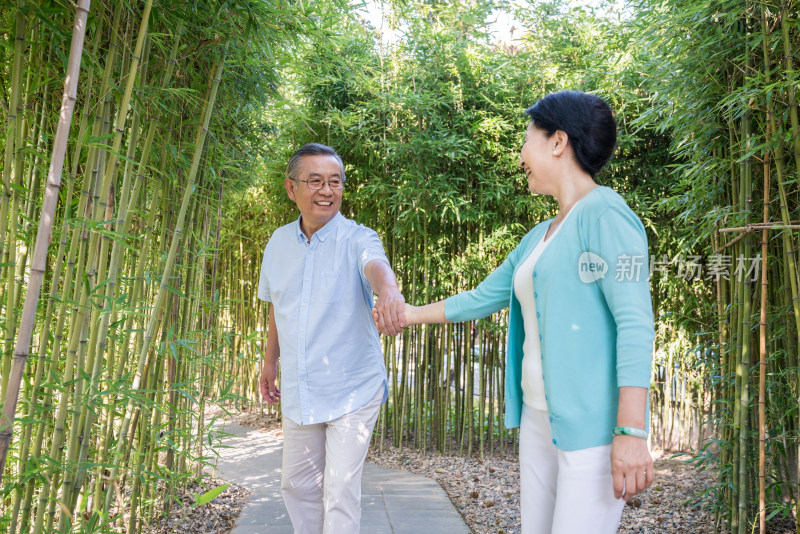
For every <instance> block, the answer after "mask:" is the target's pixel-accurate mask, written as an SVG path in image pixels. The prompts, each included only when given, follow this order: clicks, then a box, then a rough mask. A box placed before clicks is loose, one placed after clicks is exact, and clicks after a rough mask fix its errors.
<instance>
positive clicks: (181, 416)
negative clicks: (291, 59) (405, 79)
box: [0, 0, 317, 533]
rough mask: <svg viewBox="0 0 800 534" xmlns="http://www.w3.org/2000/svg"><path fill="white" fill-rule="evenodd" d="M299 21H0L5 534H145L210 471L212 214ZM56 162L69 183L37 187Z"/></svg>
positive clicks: (32, 9)
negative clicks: (190, 483)
mask: <svg viewBox="0 0 800 534" xmlns="http://www.w3.org/2000/svg"><path fill="white" fill-rule="evenodd" d="M311 15H313V13H312V12H311V11H307V10H304V9H302V8H301V7H299V6H294V5H292V4H284V5H282V6H277V5H271V4H268V3H265V2H255V3H248V2H186V3H181V2H158V1H154V0H146V1H142V2H130V3H126V2H124V1H116V2H112V1H106V2H103V1H98V0H95V2H92V3H91V4H90V2H88V1H86V0H83V1H82V2H81V3H80V4H78V5H74V6H73V5H71V4H70V3H63V2H49V1H43V2H34V1H27V0H18V1H17V2H15V3H13V4H12V3H8V2H6V3H4V4H3V5H2V7H0V20H1V21H2V24H0V33H2V34H3V37H4V46H3V47H2V49H0V72H2V76H1V78H2V80H3V82H2V84H1V85H2V93H0V105H2V108H3V122H2V124H3V128H2V133H0V139H1V140H2V143H1V144H2V145H3V147H4V150H3V153H4V157H3V161H2V173H3V174H2V176H3V190H2V205H1V206H0V218H2V220H3V224H2V225H0V243H2V254H3V260H2V266H0V277H2V279H3V283H2V285H1V286H0V310H1V311H2V317H3V318H2V324H3V332H4V335H3V356H2V362H1V363H0V379H1V381H0V392H1V393H2V394H1V395H0V397H2V398H3V399H5V404H4V419H3V423H4V424H3V425H2V426H3V429H2V431H0V450H2V451H3V454H2V457H0V466H2V467H0V474H2V482H3V489H2V503H1V506H2V507H0V530H2V531H3V532H12V533H13V532H101V531H115V532H123V531H125V532H129V533H130V532H140V531H141V529H142V527H143V525H147V524H150V523H151V522H152V519H153V518H154V517H156V516H157V515H159V514H160V513H161V512H162V510H163V509H165V508H168V507H169V506H170V505H171V503H170V502H169V499H164V498H163V495H174V494H176V491H175V488H176V487H178V486H180V485H181V484H183V483H184V482H185V480H186V479H187V478H189V477H193V476H197V475H199V474H200V471H201V468H202V467H203V465H204V464H205V463H207V462H208V460H209V457H208V456H206V454H207V453H208V451H207V450H204V449H203V439H204V438H207V428H206V427H207V426H208V422H206V421H204V418H203V407H204V399H205V398H206V397H207V394H206V393H207V391H209V390H210V387H211V380H212V379H213V374H212V373H211V372H210V370H212V369H214V368H215V366H216V365H217V363H216V358H215V355H216V354H217V352H218V347H219V346H220V343H219V336H218V335H217V334H216V332H217V331H218V324H217V323H218V320H219V308H220V302H219V299H218V298H215V294H217V295H218V292H219V286H218V281H217V272H218V266H219V264H218V256H217V254H216V250H217V247H218V242H219V239H220V237H219V225H218V221H219V219H220V217H219V198H220V195H222V194H224V192H225V191H234V190H236V189H239V188H241V187H243V185H242V184H245V183H247V182H248V180H249V175H248V165H247V163H246V161H247V160H246V156H247V155H249V154H250V152H251V150H250V149H251V146H250V145H251V144H252V142H253V135H252V134H251V133H250V131H249V130H250V129H251V128H252V125H251V123H250V116H251V114H252V106H261V105H263V103H264V102H265V101H266V100H267V99H269V98H270V95H271V94H274V90H273V89H274V77H275V71H276V68H277V66H278V64H279V61H280V59H279V58H277V57H275V56H274V55H270V53H269V51H270V50H271V49H272V48H274V47H281V48H285V47H290V46H292V43H293V42H294V41H295V40H296V36H297V35H300V34H302V33H303V31H304V30H306V29H308V30H309V31H311V30H314V28H316V27H317V25H316V24H315V23H314V21H313V20H312V19H311V18H310V17H311ZM265 20H270V21H272V22H273V24H272V25H263V24H262V22H263V21H265ZM73 26H74V27H75V30H74V32H73ZM79 33H80V39H74V38H73V36H74V35H78V34H79ZM81 40H83V43H82V44H83V46H81V45H80V41H81ZM75 43H79V44H78V46H77V50H76V49H75V48H76V44H75ZM71 48H72V49H71ZM67 56H70V58H71V59H70V61H69V68H70V70H69V72H67V67H68V65H67ZM75 58H77V59H79V60H80V63H77V62H76V61H75ZM78 67H81V68H80V71H78ZM78 79H79V82H78ZM65 80H66V84H67V87H68V88H69V87H72V89H71V90H72V91H73V92H72V93H71V94H70V90H69V89H68V90H67V91H66V92H65V90H64V87H65ZM76 87H77V90H76ZM62 92H65V95H66V96H65V99H64V101H65V102H67V103H68V104H69V106H72V108H73V109H74V120H73V121H72V125H71V128H69V136H66V135H65V133H66V129H67V128H68V127H69V126H70V124H69V122H70V121H69V117H68V116H67V117H66V120H62V121H61V122H62V123H64V122H66V124H59V119H60V115H62V114H63V113H64V111H63V109H66V108H67V107H69V106H66V105H65V107H64V108H63V109H62V110H60V109H59V107H60V106H61V98H60V95H61V93H62ZM57 126H58V134H57V133H56V127H57ZM58 154H60V155H59V156H58V161H56V158H57V156H56V155H58ZM64 155H65V156H64ZM51 157H52V158H53V161H52V162H51ZM50 163H54V164H57V165H61V164H62V163H63V172H61V173H60V176H56V177H55V179H51V180H47V175H48V169H49V167H50ZM51 173H52V171H51ZM51 178H52V177H51ZM59 186H61V187H60V188H59ZM45 188H47V189H48V195H49V196H46V197H45V198H46V199H47V198H50V200H45V202H44V204H43V203H42V197H43V194H44V193H43V192H44V190H45ZM56 195H57V197H56ZM56 199H57V203H55V200H56ZM46 224H49V225H50V226H51V227H52V228H53V231H52V235H47V233H44V234H43V235H39V236H38V237H37V229H41V228H42V227H44V226H45V225H46ZM48 241H49V245H50V246H49V249H48V247H47V245H48ZM34 249H35V250H36V251H37V254H39V255H40V256H41V255H42V254H43V252H44V251H47V257H46V260H47V261H46V268H44V265H43V264H44V257H39V258H37V257H34V258H32V251H33V250H34ZM38 251H42V253H40V252H38ZM42 278H44V280H43V283H42ZM37 279H38V281H39V282H38V283H39V284H41V286H42V288H43V289H42V298H41V299H38V300H40V301H41V302H40V303H39V306H38V311H37V309H36V307H35V306H33V307H31V306H29V304H28V302H29V300H31V301H33V302H34V303H35V302H36V300H37V297H38V296H39V290H38V287H36V289H33V287H34V285H33V284H34V283H35V282H36V280H37ZM28 297H30V299H29V298H28ZM23 301H24V302H25V307H24V311H23V313H22V314H20V309H21V308H22V303H23ZM26 330H27V332H28V333H27V339H28V340H31V332H32V333H33V336H32V343H31V344H30V350H28V349H26V346H27V345H26V343H27V342H25V341H24V340H22V339H21V338H22V336H23V334H22V333H23V332H25V331H26ZM18 331H19V332H20V336H21V338H20V339H21V341H20V343H19V344H17V333H18ZM15 349H16V350H15ZM23 369H24V373H23ZM221 396H222V397H224V392H223V393H222V395H221ZM17 401H18V403H17ZM9 411H10V413H6V412H9ZM9 423H12V424H11V425H10V424H9ZM6 451H7V454H6Z"/></svg>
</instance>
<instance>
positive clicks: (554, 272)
mask: <svg viewBox="0 0 800 534" xmlns="http://www.w3.org/2000/svg"><path fill="white" fill-rule="evenodd" d="M526 113H527V114H528V115H529V116H530V124H529V125H528V128H527V131H526V133H525V144H524V145H523V146H522V151H521V153H520V166H521V167H522V169H523V171H524V172H525V175H526V176H527V177H528V188H529V189H530V191H531V193H533V194H535V195H549V196H552V197H553V198H555V199H556V201H557V202H558V214H557V215H556V217H555V218H554V219H551V220H547V221H544V222H542V223H540V224H538V225H536V227H534V228H533V229H532V230H531V231H530V232H528V234H527V235H526V236H525V237H523V238H522V241H521V242H520V244H519V246H517V248H516V249H514V250H513V251H512V252H511V253H510V254H509V256H508V257H507V258H506V260H505V261H504V262H503V263H502V265H500V267H498V268H497V270H496V271H494V272H493V273H492V274H490V275H489V276H488V277H487V278H486V279H485V280H484V281H483V282H481V284H479V285H478V287H476V288H475V289H473V290H470V291H466V292H464V293H460V294H458V295H455V296H452V297H450V298H448V299H446V300H443V301H440V302H437V303H434V304H429V305H427V306H422V307H414V306H409V305H406V309H405V320H404V323H405V324H406V325H409V324H419V323H444V322H451V321H468V320H473V319H478V318H481V317H486V316H488V315H491V314H492V313H495V312H497V311H499V310H501V309H503V308H505V307H509V308H510V312H509V327H508V341H507V343H508V350H507V352H506V354H507V358H508V361H507V363H506V398H505V402H506V415H505V417H506V425H507V426H508V427H509V428H513V427H517V426H519V427H520V431H519V440H520V441H519V450H520V479H521V505H522V532H523V533H526V534H532V533H542V534H544V533H551V532H552V533H559V534H561V533H563V534H574V533H578V532H580V533H589V532H591V533H611V532H616V530H617V528H618V524H619V520H620V516H621V515H622V508H623V506H624V503H625V501H627V500H630V499H631V498H632V497H633V496H634V495H636V494H637V493H638V492H641V491H642V490H644V489H645V488H647V487H648V486H649V485H650V484H651V483H652V481H653V461H652V458H651V456H650V453H649V450H648V445H647V429H648V417H647V395H648V388H649V386H650V367H651V359H652V350H653V339H654V330H653V312H652V306H651V302H650V291H649V286H648V281H647V265H648V259H647V258H648V256H647V237H646V235H645V230H644V227H643V226H642V223H641V222H640V221H639V219H638V218H637V217H636V215H635V214H634V213H633V212H632V211H631V210H630V208H629V207H628V206H627V205H626V203H625V201H624V200H623V199H622V197H620V196H619V195H618V194H617V193H615V192H614V191H613V190H612V189H609V188H608V187H602V186H598V184H597V183H596V182H595V181H594V176H595V175H596V174H597V173H598V171H600V169H602V168H603V166H604V165H605V164H606V163H607V162H608V161H609V159H610V158H611V156H612V154H613V152H614V149H615V145H616V123H615V121H614V116H613V113H612V111H611V109H610V108H609V106H608V104H606V103H605V102H604V101H603V100H602V99H600V98H598V97H596V96H593V95H589V94H586V93H580V92H575V91H561V92H558V93H555V94H551V95H548V96H546V97H545V98H543V99H541V100H540V101H538V102H537V103H536V104H534V105H533V106H532V107H530V108H529V109H528V110H526ZM375 319H376V323H377V324H378V325H379V328H380V324H381V323H380V319H381V318H380V317H378V315H377V314H375Z"/></svg>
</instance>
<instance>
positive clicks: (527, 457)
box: [519, 405, 625, 534]
mask: <svg viewBox="0 0 800 534" xmlns="http://www.w3.org/2000/svg"><path fill="white" fill-rule="evenodd" d="M519 464H520V486H521V488H520V501H521V507H522V514H521V515H522V534H551V533H552V534H575V533H577V532H591V533H593V534H613V533H615V532H617V528H618V526H619V520H620V517H621V516H622V508H623V507H624V506H625V501H623V500H622V499H616V498H615V497H614V487H613V479H612V477H611V445H602V446H600V447H591V448H589V449H581V450H577V451H562V450H559V449H557V448H556V446H555V445H554V444H553V435H552V433H551V431H550V420H549V418H548V413H547V412H546V411H542V410H536V409H533V408H529V407H528V406H525V405H523V407H522V421H521V423H520V433H519Z"/></svg>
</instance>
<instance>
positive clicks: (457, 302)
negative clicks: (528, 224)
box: [444, 244, 522, 323]
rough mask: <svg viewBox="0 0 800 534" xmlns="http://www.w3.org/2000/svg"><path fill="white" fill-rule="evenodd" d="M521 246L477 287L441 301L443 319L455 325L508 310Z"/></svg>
mask: <svg viewBox="0 0 800 534" xmlns="http://www.w3.org/2000/svg"><path fill="white" fill-rule="evenodd" d="M521 246H522V244H520V246H518V247H517V248H515V249H514V250H512V251H511V253H510V254H509V255H508V257H506V259H505V260H504V261H503V263H502V264H501V265H500V267H498V268H497V269H495V270H494V271H493V272H492V273H491V274H490V275H489V276H487V277H486V278H485V279H484V280H483V282H481V283H480V284H478V287H476V288H475V289H471V290H469V291H464V292H462V293H459V294H457V295H453V296H452V297H450V298H448V299H447V300H445V301H444V315H445V317H447V320H448V321H451V322H454V323H457V322H461V321H471V320H473V319H482V318H484V317H488V316H489V315H491V314H493V313H496V312H498V311H500V310H502V309H503V308H506V307H508V303H509V302H510V299H511V283H512V280H513V277H514V266H515V265H516V262H517V257H518V256H519V254H520V252H519V250H520V248H521Z"/></svg>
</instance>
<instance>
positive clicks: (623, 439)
mask: <svg viewBox="0 0 800 534" xmlns="http://www.w3.org/2000/svg"><path fill="white" fill-rule="evenodd" d="M611 476H612V477H613V479H614V497H616V498H617V499H619V498H623V499H625V501H626V502H627V501H630V500H631V499H633V496H634V495H636V494H637V493H640V492H642V491H644V490H646V489H647V488H649V487H650V484H652V483H653V478H654V473H653V458H652V456H650V451H649V450H647V440H644V439H642V438H637V437H635V436H614V441H613V442H612V443H611Z"/></svg>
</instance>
